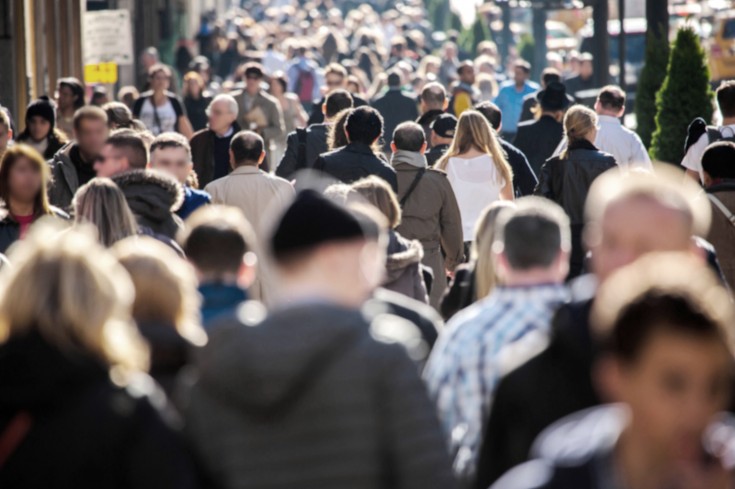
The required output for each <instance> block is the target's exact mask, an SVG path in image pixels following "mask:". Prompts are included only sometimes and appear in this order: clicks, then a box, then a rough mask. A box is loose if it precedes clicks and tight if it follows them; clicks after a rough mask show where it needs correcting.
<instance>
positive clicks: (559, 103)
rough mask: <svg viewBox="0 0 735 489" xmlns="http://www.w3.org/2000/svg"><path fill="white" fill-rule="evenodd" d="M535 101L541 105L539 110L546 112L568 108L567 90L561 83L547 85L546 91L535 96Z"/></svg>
mask: <svg viewBox="0 0 735 489" xmlns="http://www.w3.org/2000/svg"><path fill="white" fill-rule="evenodd" d="M536 99H537V100H538V102H539V104H541V108H542V109H546V110H564V109H566V108H567V107H569V98H568V97H567V88H566V87H565V86H564V84H563V83H561V82H556V81H554V82H551V83H549V84H548V85H547V86H546V89H544V90H541V91H540V92H539V93H538V95H536Z"/></svg>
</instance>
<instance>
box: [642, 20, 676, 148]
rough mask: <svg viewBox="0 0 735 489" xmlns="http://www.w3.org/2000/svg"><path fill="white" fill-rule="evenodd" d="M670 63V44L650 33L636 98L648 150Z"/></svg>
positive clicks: (644, 141) (643, 139)
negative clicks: (660, 93) (657, 104)
mask: <svg viewBox="0 0 735 489" xmlns="http://www.w3.org/2000/svg"><path fill="white" fill-rule="evenodd" d="M668 62H669V42H668V40H666V39H661V38H659V37H657V36H655V35H654V34H653V33H652V32H650V31H649V33H648V36H647V38H646V64H645V65H644V66H643V69H642V70H641V74H640V77H639V78H638V89H637V91H636V97H635V116H636V120H637V122H638V128H637V132H638V135H639V136H640V137H641V140H642V141H643V144H644V145H645V146H646V148H648V147H650V146H651V136H652V135H653V131H654V130H655V129H656V93H657V92H658V91H659V90H660V89H661V85H662V84H663V82H664V78H665V77H666V65H667V64H668Z"/></svg>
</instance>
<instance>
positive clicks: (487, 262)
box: [470, 200, 515, 299]
mask: <svg viewBox="0 0 735 489" xmlns="http://www.w3.org/2000/svg"><path fill="white" fill-rule="evenodd" d="M514 207H515V203H513V202H512V201H509V200H498V201H496V202H493V203H492V204H490V205H489V206H487V207H486V208H485V210H483V211H482V214H481V215H480V218H479V219H478V220H477V224H476V225H475V240H474V241H473V242H472V249H471V251H470V258H471V260H472V261H473V262H474V263H475V296H476V297H475V298H476V299H483V298H485V297H487V296H488V295H490V292H492V291H493V289H494V288H495V286H496V285H497V281H498V277H497V274H496V273H495V265H494V264H493V258H492V247H493V242H494V241H495V223H496V222H497V220H498V216H499V215H500V214H501V213H502V212H503V211H504V210H506V209H513V208H514Z"/></svg>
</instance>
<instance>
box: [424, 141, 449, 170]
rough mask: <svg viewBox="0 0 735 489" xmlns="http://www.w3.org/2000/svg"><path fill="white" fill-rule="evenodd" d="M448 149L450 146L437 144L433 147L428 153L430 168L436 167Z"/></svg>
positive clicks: (427, 159) (427, 158)
mask: <svg viewBox="0 0 735 489" xmlns="http://www.w3.org/2000/svg"><path fill="white" fill-rule="evenodd" d="M448 149H449V145H448V144H437V145H436V146H434V147H432V148H431V149H430V150H429V151H427V152H426V163H427V164H428V165H429V166H434V165H436V162H437V161H439V160H440V159H441V157H442V156H444V155H445V154H446V152H447V150H448Z"/></svg>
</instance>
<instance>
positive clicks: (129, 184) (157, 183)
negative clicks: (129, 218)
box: [112, 170, 184, 222]
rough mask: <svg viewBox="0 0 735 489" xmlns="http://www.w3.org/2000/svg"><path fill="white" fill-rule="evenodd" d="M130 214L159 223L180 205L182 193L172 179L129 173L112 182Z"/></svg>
mask: <svg viewBox="0 0 735 489" xmlns="http://www.w3.org/2000/svg"><path fill="white" fill-rule="evenodd" d="M112 180H113V181H114V182H115V183H116V184H117V186H118V187H120V190H122V191H123V193H124V194H125V198H126V199H127V201H128V205H129V206H130V209H131V210H132V211H133V213H134V214H136V215H139V216H142V217H144V218H147V219H150V220H152V221H154V222H163V221H165V220H167V219H169V218H170V217H171V212H173V211H176V210H178V209H179V207H181V204H182V203H183V202H184V189H183V187H182V186H181V185H180V184H179V182H177V181H176V180H175V179H174V178H173V177H170V176H168V175H166V174H164V173H161V172H157V171H155V170H132V171H129V172H125V173H121V174H120V175H117V176H115V177H113V178H112Z"/></svg>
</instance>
